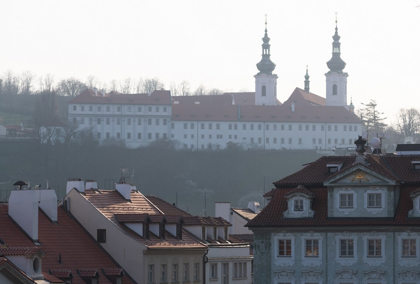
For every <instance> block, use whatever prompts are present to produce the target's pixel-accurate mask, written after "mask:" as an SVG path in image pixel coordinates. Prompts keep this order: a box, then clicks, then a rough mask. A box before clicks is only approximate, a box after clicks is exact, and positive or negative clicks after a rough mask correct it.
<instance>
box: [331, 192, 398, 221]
mask: <svg viewBox="0 0 420 284" xmlns="http://www.w3.org/2000/svg"><path fill="white" fill-rule="evenodd" d="M396 191H398V189H396V188H395V187H394V186H389V187H387V186H363V187H354V186H353V187H345V186H343V187H335V188H329V189H328V195H329V196H328V216H330V217H393V216H394V212H395V204H396V203H395V192H396ZM341 193H344V194H347V193H348V194H352V195H353V203H354V206H353V208H351V209H345V208H344V209H343V208H340V204H339V202H340V201H339V195H340V194H341ZM369 193H380V194H381V197H382V206H381V207H380V208H369V207H368V204H367V195H368V194H369Z"/></svg>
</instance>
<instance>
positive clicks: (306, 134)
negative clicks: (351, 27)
mask: <svg viewBox="0 0 420 284" xmlns="http://www.w3.org/2000/svg"><path fill="white" fill-rule="evenodd" d="M333 39H334V41H333V50H332V57H331V59H330V60H329V61H328V63H327V65H328V69H329V70H328V72H327V73H326V96H325V98H324V97H321V96H318V95H315V94H313V93H311V92H310V86H309V83H310V82H309V75H308V72H306V75H305V84H304V85H305V87H304V89H300V88H296V89H295V90H294V91H293V92H292V94H291V95H290V96H289V97H288V99H286V100H285V101H284V102H283V104H282V103H280V101H279V100H278V96H277V75H275V74H273V71H274V69H275V64H274V63H273V62H272V61H271V59H270V56H271V51H270V43H269V42H270V38H269V37H268V33H267V28H266V29H265V34H264V37H263V44H262V55H261V61H260V62H259V63H258V64H257V69H258V73H257V74H256V75H255V91H254V92H245V93H225V94H222V95H210V96H177V97H172V96H171V94H170V92H169V91H163V90H160V91H155V92H153V93H151V94H135V95H126V94H124V95H123V94H118V93H110V94H99V93H97V92H94V91H86V92H84V93H83V94H81V95H80V96H78V97H76V98H74V99H73V100H72V101H71V102H70V103H69V106H68V118H69V122H70V123H72V124H73V125H77V127H78V129H79V130H83V129H84V130H90V131H92V132H93V134H94V136H95V137H96V139H97V140H99V141H100V142H101V143H102V144H109V143H123V144H125V145H126V146H127V147H130V148H136V147H143V146H147V145H150V144H151V143H154V142H156V141H160V140H169V141H172V142H173V143H174V144H175V146H176V148H178V149H191V150H205V149H224V148H226V147H228V146H229V145H231V144H235V145H239V146H240V147H242V148H245V149H253V148H255V149H266V150H271V149H272V150H280V149H322V150H332V149H335V148H348V147H352V146H353V145H352V143H353V142H352V139H353V138H354V137H357V135H360V134H361V132H362V124H361V121H360V119H359V118H358V117H357V116H356V115H355V114H354V113H353V105H352V104H350V105H348V103H347V76H348V74H347V73H346V72H344V71H343V69H344V67H345V65H346V64H345V62H344V61H343V60H342V59H341V47H340V41H339V40H340V36H339V35H338V29H337V27H336V29H335V34H334V36H333Z"/></svg>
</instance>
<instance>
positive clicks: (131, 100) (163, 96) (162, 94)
mask: <svg viewBox="0 0 420 284" xmlns="http://www.w3.org/2000/svg"><path fill="white" fill-rule="evenodd" d="M69 103H70V104H127V105H128V104H132V105H171V94H170V92H169V91H164V90H158V91H154V92H153V93H152V94H151V95H148V94H132V95H127V94H118V93H110V94H105V95H100V94H95V93H94V92H87V93H83V94H80V95H79V96H77V97H75V98H74V99H72V100H71V101H70V102H69Z"/></svg>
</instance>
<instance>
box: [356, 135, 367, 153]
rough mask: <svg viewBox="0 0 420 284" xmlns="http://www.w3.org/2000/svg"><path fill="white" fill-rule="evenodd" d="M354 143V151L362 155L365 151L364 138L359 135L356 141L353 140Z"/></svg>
mask: <svg viewBox="0 0 420 284" xmlns="http://www.w3.org/2000/svg"><path fill="white" fill-rule="evenodd" d="M354 144H356V152H357V153H358V154H359V155H363V154H364V153H365V151H366V149H365V145H366V139H364V138H362V136H359V138H358V139H357V140H356V141H354Z"/></svg>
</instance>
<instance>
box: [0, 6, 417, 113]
mask: <svg viewBox="0 0 420 284" xmlns="http://www.w3.org/2000/svg"><path fill="white" fill-rule="evenodd" d="M0 11H1V14H0V27H1V44H0V74H3V73H5V72H7V71H9V70H11V71H13V72H15V73H21V72H24V71H30V72H32V73H33V74H35V75H37V76H42V75H45V74H48V73H50V74H53V76H54V79H55V81H58V80H60V79H63V78H66V77H71V76H72V77H76V78H78V79H81V80H85V79H86V78H87V77H88V76H89V75H93V76H95V77H96V78H97V79H98V80H100V81H103V82H107V83H108V82H109V81H111V80H112V79H116V80H123V79H125V78H127V77H130V78H133V79H138V78H140V77H141V78H153V77H157V78H159V79H160V80H161V81H163V82H164V83H165V87H166V88H167V89H169V87H170V84H171V83H172V82H176V83H179V82H181V81H183V80H186V81H188V82H190V85H191V87H192V89H194V88H196V87H197V86H199V85H200V84H202V85H204V86H205V87H207V88H218V89H221V90H223V91H244V90H247V91H253V90H254V78H253V75H255V74H256V73H257V69H256V66H255V64H256V63H257V62H258V61H259V60H260V54H261V38H262V36H263V31H264V15H265V14H268V31H269V36H270V38H271V44H272V45H271V53H272V60H273V61H274V62H275V63H276V65H277V66H276V70H275V73H276V74H277V75H278V77H279V78H278V97H279V99H280V101H282V102H283V101H284V100H285V99H286V98H287V97H288V96H289V95H290V94H291V92H292V91H293V89H294V88H295V87H296V86H299V87H303V76H304V72H305V66H306V64H308V65H309V72H310V76H311V79H310V80H311V91H312V92H314V93H316V94H318V95H321V96H325V76H324V74H325V73H326V72H327V66H326V62H327V61H328V60H329V58H330V56H331V43H332V38H331V36H332V35H333V32H334V19H335V12H337V13H338V22H339V23H338V25H339V34H340V35H341V43H342V45H341V47H342V58H343V59H344V61H345V62H346V63H347V66H346V69H345V71H347V72H348V74H349V77H348V97H349V100H350V97H352V98H353V102H354V103H355V105H356V107H358V106H359V105H360V103H361V102H363V101H368V100H369V99H371V98H372V99H375V100H376V101H377V102H378V104H379V108H380V110H382V111H384V112H385V113H386V116H387V117H388V119H389V120H390V121H394V120H395V117H396V114H397V112H398V110H399V109H400V108H407V107H415V108H418V109H420V66H419V65H420V64H419V63H420V0H369V1H367V0H351V1H350V0H346V1H344V0H335V1H333V0H323V1H316V0H288V1H278V0H272V1H268V0H267V1H261V0H260V1H247V0H230V1H226V0H224V1H222V0H211V1H210V0H177V1H173V0H167V1H163V0H153V1H152V0H150V1H145V0H137V1H134V0H133V1H128V0H119V1H116V0H114V1H106V0H98V1H93V0H71V1H64V0H38V1H32V0H28V1H19V0H10V1H9V0H2V1H1V2H0Z"/></svg>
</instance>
